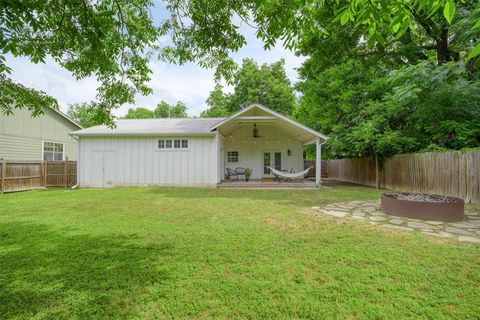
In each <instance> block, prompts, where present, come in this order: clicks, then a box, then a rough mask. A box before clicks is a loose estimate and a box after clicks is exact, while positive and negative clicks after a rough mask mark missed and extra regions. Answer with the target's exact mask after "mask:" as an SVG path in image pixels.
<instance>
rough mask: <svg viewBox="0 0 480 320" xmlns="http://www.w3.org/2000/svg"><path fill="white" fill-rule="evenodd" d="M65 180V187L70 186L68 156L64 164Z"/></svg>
mask: <svg viewBox="0 0 480 320" xmlns="http://www.w3.org/2000/svg"><path fill="white" fill-rule="evenodd" d="M63 182H65V189H66V188H67V187H68V157H66V158H65V164H64V166H63Z"/></svg>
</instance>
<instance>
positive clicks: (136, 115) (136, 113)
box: [123, 108, 155, 119]
mask: <svg viewBox="0 0 480 320" xmlns="http://www.w3.org/2000/svg"><path fill="white" fill-rule="evenodd" d="M151 118H155V113H154V112H153V111H152V110H148V109H147V108H131V109H128V111H127V114H126V115H125V116H124V117H123V119H151Z"/></svg>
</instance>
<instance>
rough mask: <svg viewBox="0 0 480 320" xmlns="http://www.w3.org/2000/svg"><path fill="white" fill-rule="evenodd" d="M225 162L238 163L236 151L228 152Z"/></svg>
mask: <svg viewBox="0 0 480 320" xmlns="http://www.w3.org/2000/svg"><path fill="white" fill-rule="evenodd" d="M227 162H238V151H228V152H227Z"/></svg>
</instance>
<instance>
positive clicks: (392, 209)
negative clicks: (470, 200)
mask: <svg viewBox="0 0 480 320" xmlns="http://www.w3.org/2000/svg"><path fill="white" fill-rule="evenodd" d="M381 209H382V211H383V212H385V213H388V214H392V215H396V216H401V217H409V218H414V219H422V220H434V221H462V220H463V219H464V202H463V200H462V199H459V198H455V197H447V196H440V195H433V194H423V193H406V192H402V193H384V194H383V195H382V198H381Z"/></svg>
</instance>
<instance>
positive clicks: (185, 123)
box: [71, 118, 225, 136]
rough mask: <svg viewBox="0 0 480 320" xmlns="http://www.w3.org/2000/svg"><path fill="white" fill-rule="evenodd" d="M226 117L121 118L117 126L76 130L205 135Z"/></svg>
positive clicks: (104, 132) (136, 133) (85, 134)
mask: <svg viewBox="0 0 480 320" xmlns="http://www.w3.org/2000/svg"><path fill="white" fill-rule="evenodd" d="M224 119H225V118H170V119H121V120H118V121H117V122H116V128H108V127H107V126H105V125H101V126H95V127H90V128H86V129H83V130H78V131H74V132H72V133H71V134H72V135H75V136H87V135H92V136H95V135H101V136H103V135H203V134H212V132H211V128H212V127H213V126H215V125H216V124H217V123H220V122H221V121H222V120H224Z"/></svg>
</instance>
